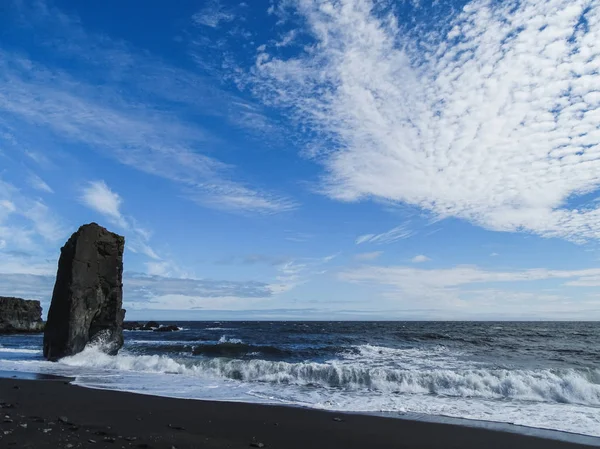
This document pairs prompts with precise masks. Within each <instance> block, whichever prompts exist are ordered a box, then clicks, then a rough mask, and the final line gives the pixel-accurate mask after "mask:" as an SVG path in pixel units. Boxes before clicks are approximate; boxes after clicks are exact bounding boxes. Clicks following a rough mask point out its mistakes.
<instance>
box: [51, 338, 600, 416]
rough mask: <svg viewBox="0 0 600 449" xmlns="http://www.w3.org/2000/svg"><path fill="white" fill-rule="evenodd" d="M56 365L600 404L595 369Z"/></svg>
mask: <svg viewBox="0 0 600 449" xmlns="http://www.w3.org/2000/svg"><path fill="white" fill-rule="evenodd" d="M61 363H63V364H66V365H69V366H78V367H91V368H101V369H108V370H119V371H137V372H150V373H169V374H182V375H188V376H200V377H205V378H221V379H228V380H236V381H243V382H249V383H269V384H289V385H297V386H311V387H320V388H327V389H339V390H343V391H347V390H349V391H361V390H362V391H376V392H382V393H387V394H421V395H437V396H443V397H462V398H483V399H515V400H523V401H537V402H551V403H568V404H583V405H594V406H598V405H600V370H598V369H562V370H558V369H557V370H550V369H544V370H506V369H483V368H474V369H466V370H448V369H429V370H409V369H404V370H403V369H389V368H377V367H370V366H367V365H364V364H348V363H341V362H339V361H336V362H334V361H332V362H328V363H316V362H301V363H289V362H282V361H280V362H278V361H267V360H239V359H227V358H210V359H196V360H183V359H182V360H176V359H172V358H170V357H167V356H159V355H152V356H135V355H130V354H125V353H122V354H119V355H117V356H108V355H106V354H103V353H102V352H100V351H99V350H98V349H96V348H94V347H88V348H86V349H85V350H84V351H83V352H82V353H80V354H77V355H75V356H73V357H67V358H64V359H62V360H61Z"/></svg>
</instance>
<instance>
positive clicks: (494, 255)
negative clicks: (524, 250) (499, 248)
mask: <svg viewBox="0 0 600 449" xmlns="http://www.w3.org/2000/svg"><path fill="white" fill-rule="evenodd" d="M499 255H500V254H498V253H491V254H490V257H498V256H499Z"/></svg>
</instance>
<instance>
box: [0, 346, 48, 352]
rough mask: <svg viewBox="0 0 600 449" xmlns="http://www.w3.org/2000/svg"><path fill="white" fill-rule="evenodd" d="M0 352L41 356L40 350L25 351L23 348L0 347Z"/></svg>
mask: <svg viewBox="0 0 600 449" xmlns="http://www.w3.org/2000/svg"><path fill="white" fill-rule="evenodd" d="M0 352H11V353H20V354H41V353H42V351H41V350H40V349H23V348H4V347H0Z"/></svg>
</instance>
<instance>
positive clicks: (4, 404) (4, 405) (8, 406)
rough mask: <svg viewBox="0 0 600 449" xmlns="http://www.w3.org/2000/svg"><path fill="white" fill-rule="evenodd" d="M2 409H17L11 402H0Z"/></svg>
mask: <svg viewBox="0 0 600 449" xmlns="http://www.w3.org/2000/svg"><path fill="white" fill-rule="evenodd" d="M0 408H15V405H14V404H11V403H9V402H0Z"/></svg>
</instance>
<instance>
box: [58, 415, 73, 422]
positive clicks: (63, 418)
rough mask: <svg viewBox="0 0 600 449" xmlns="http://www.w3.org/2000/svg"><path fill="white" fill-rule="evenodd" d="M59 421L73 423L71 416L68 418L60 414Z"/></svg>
mask: <svg viewBox="0 0 600 449" xmlns="http://www.w3.org/2000/svg"><path fill="white" fill-rule="evenodd" d="M58 422H61V423H63V424H71V423H70V422H69V418H67V417H66V416H59V417H58Z"/></svg>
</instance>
